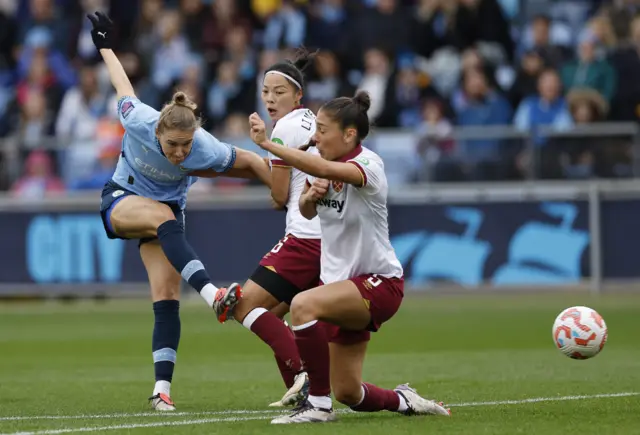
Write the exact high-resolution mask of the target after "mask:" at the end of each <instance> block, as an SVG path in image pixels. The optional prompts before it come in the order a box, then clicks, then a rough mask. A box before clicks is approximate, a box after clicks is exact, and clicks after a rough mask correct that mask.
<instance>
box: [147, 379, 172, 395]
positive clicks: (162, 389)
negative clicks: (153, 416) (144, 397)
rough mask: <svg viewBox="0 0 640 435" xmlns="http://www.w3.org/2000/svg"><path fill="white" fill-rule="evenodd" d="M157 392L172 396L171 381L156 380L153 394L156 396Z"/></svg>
mask: <svg viewBox="0 0 640 435" xmlns="http://www.w3.org/2000/svg"><path fill="white" fill-rule="evenodd" d="M156 394H166V395H167V396H169V397H171V382H169V381H156V386H155V387H154V388H153V394H152V396H155V395H156Z"/></svg>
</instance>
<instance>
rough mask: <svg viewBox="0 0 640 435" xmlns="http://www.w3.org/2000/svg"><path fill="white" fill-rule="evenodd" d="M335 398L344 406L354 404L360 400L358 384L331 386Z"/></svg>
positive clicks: (360, 391) (359, 386) (360, 392)
mask: <svg viewBox="0 0 640 435" xmlns="http://www.w3.org/2000/svg"><path fill="white" fill-rule="evenodd" d="M332 388H333V394H334V396H335V398H336V400H337V401H338V402H340V403H342V404H343V405H346V406H356V405H357V404H358V403H360V401H361V400H362V387H361V385H360V384H351V383H349V384H348V385H347V384H345V385H339V386H332Z"/></svg>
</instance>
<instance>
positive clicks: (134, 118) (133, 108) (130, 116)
mask: <svg viewBox="0 0 640 435" xmlns="http://www.w3.org/2000/svg"><path fill="white" fill-rule="evenodd" d="M159 116H160V112H158V111H157V110H155V109H154V108H153V107H150V106H147V105H146V104H144V103H143V102H142V101H140V100H139V99H137V98H136V97H130V96H127V97H122V98H120V99H119V100H118V117H119V118H120V123H121V124H122V126H123V127H124V129H125V130H126V131H127V132H131V133H140V134H142V132H143V131H144V132H146V131H148V130H149V128H150V126H153V125H154V124H155V123H156V121H157V120H158V118H159Z"/></svg>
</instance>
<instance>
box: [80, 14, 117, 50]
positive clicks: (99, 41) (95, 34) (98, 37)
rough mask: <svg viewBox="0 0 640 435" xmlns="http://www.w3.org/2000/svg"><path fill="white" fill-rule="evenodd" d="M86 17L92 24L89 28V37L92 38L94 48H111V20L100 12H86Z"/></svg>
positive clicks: (112, 35)
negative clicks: (91, 27)
mask: <svg viewBox="0 0 640 435" xmlns="http://www.w3.org/2000/svg"><path fill="white" fill-rule="evenodd" d="M87 18H89V21H91V24H92V25H93V29H91V39H93V44H94V45H95V46H96V48H97V49H98V50H101V49H103V48H108V49H111V48H113V37H114V34H113V33H114V32H113V30H114V27H113V21H111V20H110V19H109V17H108V16H107V15H106V14H104V13H102V12H96V13H95V14H87Z"/></svg>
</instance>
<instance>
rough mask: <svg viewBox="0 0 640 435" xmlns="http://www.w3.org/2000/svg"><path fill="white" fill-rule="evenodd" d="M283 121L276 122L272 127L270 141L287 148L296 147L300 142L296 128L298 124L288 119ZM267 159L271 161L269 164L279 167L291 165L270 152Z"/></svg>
mask: <svg viewBox="0 0 640 435" xmlns="http://www.w3.org/2000/svg"><path fill="white" fill-rule="evenodd" d="M286 121H288V122H286ZM286 121H285V122H282V121H280V122H279V123H278V124H276V126H275V128H274V129H273V132H272V133H271V142H273V143H277V144H278V145H282V146H285V147H288V148H298V147H299V146H300V145H303V144H300V143H298V142H299V140H298V137H297V136H298V134H297V131H298V128H299V126H298V125H296V124H294V123H292V122H291V121H289V120H286ZM269 160H270V161H271V166H272V167H280V168H290V167H291V165H289V164H288V163H287V162H285V161H284V160H282V159H280V157H278V156H275V155H273V154H272V153H269Z"/></svg>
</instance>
